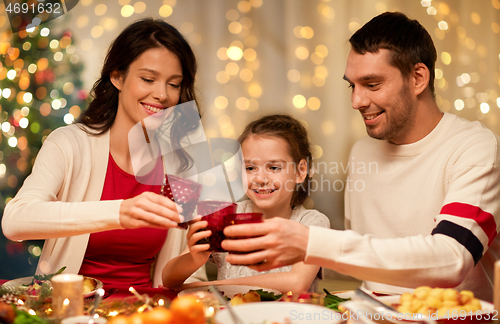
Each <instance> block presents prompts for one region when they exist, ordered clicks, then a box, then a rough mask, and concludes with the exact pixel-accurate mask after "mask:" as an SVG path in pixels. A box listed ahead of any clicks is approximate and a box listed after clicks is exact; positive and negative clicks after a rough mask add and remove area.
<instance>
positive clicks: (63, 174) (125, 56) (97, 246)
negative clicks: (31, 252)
mask: <svg viewBox="0 0 500 324" xmlns="http://www.w3.org/2000/svg"><path fill="white" fill-rule="evenodd" d="M195 73H196V59H195V57H194V54H193V51H192V49H191V48H190V46H189V44H188V43H187V42H186V40H185V39H184V38H183V36H182V35H181V34H180V33H179V32H178V31H177V30H176V29H175V28H174V27H172V26H171V25H169V24H167V23H165V22H163V21H161V20H153V19H150V18H148V19H143V20H140V21H137V22H135V23H133V24H131V25H130V26H128V27H127V28H126V29H125V30H123V31H122V33H121V34H120V35H119V36H118V37H117V38H116V39H115V40H114V42H113V43H112V45H111V47H110V49H109V51H108V54H107V56H106V59H105V62H104V66H103V68H102V71H101V77H100V79H99V80H97V82H96V83H95V84H94V87H93V88H92V91H91V94H92V97H93V100H92V102H91V103H90V105H89V107H88V109H87V110H86V111H85V112H84V113H83V114H82V115H81V117H80V118H79V119H78V120H77V123H76V124H74V125H70V126H67V127H62V128H59V129H57V130H55V131H54V132H52V133H51V134H50V135H49V136H48V137H47V139H46V140H45V142H44V144H43V146H42V148H41V150H40V152H39V154H38V156H37V160H36V163H35V165H34V167H33V171H32V173H31V175H30V176H29V177H28V178H27V179H26V180H25V182H24V184H23V186H22V188H21V189H20V190H19V192H18V193H17V195H16V196H15V197H14V199H12V200H11V201H10V202H9V204H8V205H7V206H6V208H5V212H4V216H3V219H2V228H3V232H4V235H5V236H6V237H8V238H9V239H11V240H32V239H46V242H45V244H44V248H43V251H42V255H41V257H40V261H39V264H38V268H37V273H50V272H54V271H56V270H57V269H59V268H60V267H62V266H67V270H66V272H67V273H80V274H83V275H87V276H91V277H94V278H97V279H100V280H102V281H103V282H104V284H105V286H120V285H134V286H144V287H147V286H149V287H151V285H153V286H154V287H157V286H158V284H160V283H161V269H162V268H163V266H164V265H165V264H166V262H167V261H168V260H170V259H171V258H173V257H175V256H177V255H179V254H180V253H181V252H182V250H183V249H184V248H185V246H186V243H185V234H184V233H183V232H182V231H181V230H179V229H176V228H174V227H176V226H177V225H178V223H179V222H181V221H182V216H179V214H178V212H177V207H176V204H175V203H174V202H173V201H172V200H170V199H168V198H167V197H164V196H162V195H160V194H159V193H160V190H161V185H157V184H144V183H139V182H138V181H137V180H136V179H135V177H134V170H133V167H132V160H131V152H130V149H129V143H128V133H129V131H130V130H131V128H132V127H133V126H134V125H136V124H137V123H141V122H143V120H144V119H146V118H147V117H149V116H151V115H154V114H157V113H161V114H162V115H163V117H164V118H166V117H167V116H168V117H169V120H171V121H172V122H171V127H170V129H171V131H170V134H168V135H169V138H170V140H171V143H170V144H171V146H172V147H174V148H179V147H180V145H179V144H180V141H181V140H182V138H184V137H185V136H186V135H187V134H188V133H190V132H191V131H193V130H195V129H196V128H197V127H198V125H199V123H197V122H196V118H193V116H192V115H193V110H189V109H182V106H181V107H175V108H174V107H173V106H175V105H177V104H180V103H184V102H189V101H196V97H195V93H194V79H195ZM194 113H195V114H196V115H198V116H197V117H198V120H199V114H198V112H197V111H194ZM175 157H176V162H177V163H178V165H177V166H178V169H180V170H187V169H189V168H190V167H191V165H192V161H191V159H190V157H189V155H187V153H186V152H185V151H184V150H182V148H180V149H177V150H176V151H175ZM161 161H162V160H159V162H158V163H156V164H155V165H154V167H153V168H152V170H151V173H157V174H158V173H160V174H162V175H163V167H162V164H161V163H160V162H161ZM153 164H154V163H153ZM179 210H181V209H179ZM167 232H168V233H167ZM150 274H152V275H150ZM204 276H205V275H204V273H203V272H202V271H200V272H199V273H197V274H196V276H195V277H197V278H204Z"/></svg>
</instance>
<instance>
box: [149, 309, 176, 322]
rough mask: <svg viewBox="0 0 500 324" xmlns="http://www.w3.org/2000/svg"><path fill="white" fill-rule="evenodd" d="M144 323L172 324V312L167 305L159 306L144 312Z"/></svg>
mask: <svg viewBox="0 0 500 324" xmlns="http://www.w3.org/2000/svg"><path fill="white" fill-rule="evenodd" d="M142 317H143V321H144V324H170V323H173V322H172V317H173V315H172V312H171V311H170V310H168V309H166V308H165V307H162V306H158V307H155V308H153V309H152V310H150V311H147V312H144V313H143V315H142Z"/></svg>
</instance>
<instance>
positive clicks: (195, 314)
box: [170, 295, 205, 324]
mask: <svg viewBox="0 0 500 324" xmlns="http://www.w3.org/2000/svg"><path fill="white" fill-rule="evenodd" d="M170 311H171V312H172V315H173V320H174V322H175V323H186V324H187V323H189V324H202V323H205V310H204V307H203V303H202V302H201V301H199V300H198V298H196V296H192V295H184V296H181V297H177V298H175V299H174V300H173V301H172V303H171V304H170Z"/></svg>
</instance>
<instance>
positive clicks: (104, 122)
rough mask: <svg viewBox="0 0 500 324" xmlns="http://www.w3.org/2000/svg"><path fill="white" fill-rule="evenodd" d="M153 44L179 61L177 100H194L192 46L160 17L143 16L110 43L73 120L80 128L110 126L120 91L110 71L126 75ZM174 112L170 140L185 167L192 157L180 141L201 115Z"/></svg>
mask: <svg viewBox="0 0 500 324" xmlns="http://www.w3.org/2000/svg"><path fill="white" fill-rule="evenodd" d="M155 48H165V49H167V50H169V51H170V52H172V53H173V54H175V55H176V56H177V58H178V59H179V61H180V63H181V66H182V83H181V91H180V97H179V102H178V104H180V103H184V102H188V101H192V100H194V101H195V102H196V95H195V89H194V81H195V75H196V68H197V63H196V58H195V56H194V53H193V50H192V49H191V47H190V46H189V44H188V42H187V41H186V39H185V38H184V37H183V36H182V35H181V33H179V31H178V30H177V29H175V27H173V26H171V25H170V24H168V23H166V22H165V21H163V20H161V19H153V18H145V19H141V20H138V21H136V22H134V23H132V24H130V25H129V26H128V27H127V28H125V29H124V30H123V31H122V32H121V33H120V35H118V37H117V38H116V39H115V40H114V41H113V43H112V44H111V46H110V48H109V50H108V54H107V55H106V59H105V60H104V65H103V67H102V70H101V77H100V78H99V80H97V81H96V82H95V83H94V86H93V87H92V90H91V91H90V95H91V97H92V102H90V104H89V107H88V108H87V109H86V110H85V111H84V112H83V113H82V115H80V117H79V118H78V120H77V121H76V122H77V123H79V126H80V127H81V128H82V129H83V130H85V131H86V132H88V133H90V134H95V135H99V134H103V133H105V132H107V131H108V130H109V129H110V127H111V125H113V122H114V121H115V117H116V113H117V110H118V94H119V91H118V89H116V88H115V86H114V85H113V84H112V83H111V79H110V75H111V73H112V72H113V71H119V72H120V73H122V75H124V76H126V75H127V72H128V69H129V66H130V64H132V62H134V61H135V60H136V59H137V58H138V57H139V56H140V55H141V54H142V53H144V52H145V51H147V50H149V49H155ZM196 104H197V102H196ZM196 107H198V104H197V105H196ZM173 114H174V116H173V122H172V127H171V131H170V139H171V144H172V147H173V148H174V149H175V152H176V155H177V157H178V158H179V160H180V170H186V169H188V168H189V167H190V166H191V165H192V159H191V157H190V156H189V155H188V154H187V153H186V151H184V150H183V149H182V147H181V145H180V141H181V139H182V138H183V137H184V136H186V135H187V134H189V133H190V132H191V131H193V130H195V129H196V128H197V127H198V126H199V124H200V123H199V120H200V119H199V117H200V115H199V112H198V111H196V110H193V109H182V107H180V108H179V107H178V108H176V109H174V112H173ZM196 115H197V116H196ZM82 125H85V126H86V127H82ZM89 129H90V130H92V131H93V132H92V131H89Z"/></svg>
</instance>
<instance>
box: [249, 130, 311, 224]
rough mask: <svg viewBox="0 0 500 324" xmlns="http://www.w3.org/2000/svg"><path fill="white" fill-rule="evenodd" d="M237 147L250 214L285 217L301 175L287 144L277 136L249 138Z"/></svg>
mask: <svg viewBox="0 0 500 324" xmlns="http://www.w3.org/2000/svg"><path fill="white" fill-rule="evenodd" d="M241 147H242V151H243V158H244V160H245V169H246V174H247V179H248V190H247V196H248V198H250V200H252V202H253V207H254V208H253V211H254V212H261V213H263V214H264V217H268V216H269V217H274V216H280V217H285V218H288V217H289V216H290V214H291V212H292V208H291V206H290V202H291V199H292V195H293V193H294V190H295V186H296V184H297V183H301V182H302V181H303V180H304V178H305V175H303V176H300V175H299V173H298V172H297V169H298V168H297V164H296V163H294V162H293V158H292V157H291V156H290V153H289V152H288V144H287V142H286V141H285V140H284V139H282V138H280V137H272V136H258V135H253V136H250V137H248V138H247V139H246V140H244V141H243V143H242V144H241Z"/></svg>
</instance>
